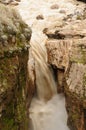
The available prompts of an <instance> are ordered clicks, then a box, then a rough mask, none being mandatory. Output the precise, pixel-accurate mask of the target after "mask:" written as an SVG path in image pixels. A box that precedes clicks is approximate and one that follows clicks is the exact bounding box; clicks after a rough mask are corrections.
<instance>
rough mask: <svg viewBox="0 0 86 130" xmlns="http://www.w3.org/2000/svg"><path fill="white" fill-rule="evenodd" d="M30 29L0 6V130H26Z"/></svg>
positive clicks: (12, 13) (13, 11)
mask: <svg viewBox="0 0 86 130" xmlns="http://www.w3.org/2000/svg"><path fill="white" fill-rule="evenodd" d="M30 37H31V30H30V28H28V26H27V25H26V24H25V23H24V22H23V21H22V19H21V17H20V16H19V14H18V13H17V12H16V11H15V10H13V9H11V7H9V6H4V5H2V4H0V130H27V129H28V118H27V114H26V113H27V112H26V96H25V95H26V94H25V90H26V79H27V60H28V48H29V41H30Z"/></svg>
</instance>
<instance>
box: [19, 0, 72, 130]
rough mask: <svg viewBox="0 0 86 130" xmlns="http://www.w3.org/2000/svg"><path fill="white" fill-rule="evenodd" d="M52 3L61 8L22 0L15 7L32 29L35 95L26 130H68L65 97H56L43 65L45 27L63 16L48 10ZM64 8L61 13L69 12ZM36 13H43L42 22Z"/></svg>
mask: <svg viewBox="0 0 86 130" xmlns="http://www.w3.org/2000/svg"><path fill="white" fill-rule="evenodd" d="M56 2H58V3H59V4H60V5H61V7H63V3H61V2H59V0H35V1H34V0H22V1H21V2H20V4H19V6H18V11H19V12H20V14H21V16H22V18H23V20H24V21H25V22H26V23H27V24H28V25H29V26H30V27H31V28H32V32H33V33H32V37H31V42H30V45H31V49H32V55H33V58H34V59H35V73H36V88H37V94H36V96H35V97H34V98H33V99H32V102H31V106H30V108H29V112H30V115H29V117H30V119H31V124H32V128H30V130H69V128H68V126H67V113H66V109H65V98H64V95H62V94H57V90H56V84H55V81H54V79H53V74H52V72H51V70H50V69H49V67H48V63H47V53H46V48H45V43H46V40H47V37H46V36H45V35H44V34H43V33H42V30H43V29H44V28H45V27H49V26H52V23H53V24H54V23H55V24H56V22H57V20H58V19H62V17H63V14H59V13H58V10H57V11H52V10H51V9H50V6H51V5H52V4H54V3H56ZM62 2H64V0H62ZM64 6H65V10H66V9H68V8H69V9H70V10H69V11H71V8H70V7H71V6H72V5H71V4H70V3H69V6H70V7H69V6H68V5H67V4H65V5H64ZM72 9H73V8H72ZM39 14H43V16H44V19H43V20H37V19H36V16H37V15H39ZM56 15H57V16H58V17H56Z"/></svg>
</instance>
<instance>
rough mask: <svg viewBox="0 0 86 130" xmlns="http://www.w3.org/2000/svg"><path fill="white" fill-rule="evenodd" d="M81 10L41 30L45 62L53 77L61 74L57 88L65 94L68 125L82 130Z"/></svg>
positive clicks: (85, 123) (85, 101)
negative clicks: (55, 69)
mask: <svg viewBox="0 0 86 130" xmlns="http://www.w3.org/2000/svg"><path fill="white" fill-rule="evenodd" d="M84 12H85V10H83V9H82V11H81V12H79V14H77V17H76V18H75V16H71V17H70V16H69V18H67V19H63V21H62V22H61V23H60V24H57V26H56V25H53V26H50V27H49V28H45V29H44V30H43V31H44V33H45V34H46V35H47V36H48V38H49V40H48V41H47V43H46V48H47V53H48V62H49V64H51V65H53V67H55V68H57V80H59V78H58V77H60V75H61V78H60V79H61V82H60V85H58V89H59V90H62V91H64V93H65V95H66V108H67V111H68V125H69V127H70V129H71V130H85V129H86V82H85V81H86V27H85V25H86V19H85V15H84ZM63 70H64V71H63ZM62 71H63V78H64V79H63V78H62ZM58 75H59V76H58ZM58 82H59V81H58ZM61 84H62V85H61ZM59 86H60V88H59ZM62 87H63V89H64V90H63V89H62ZM79 124H80V125H79Z"/></svg>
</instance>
